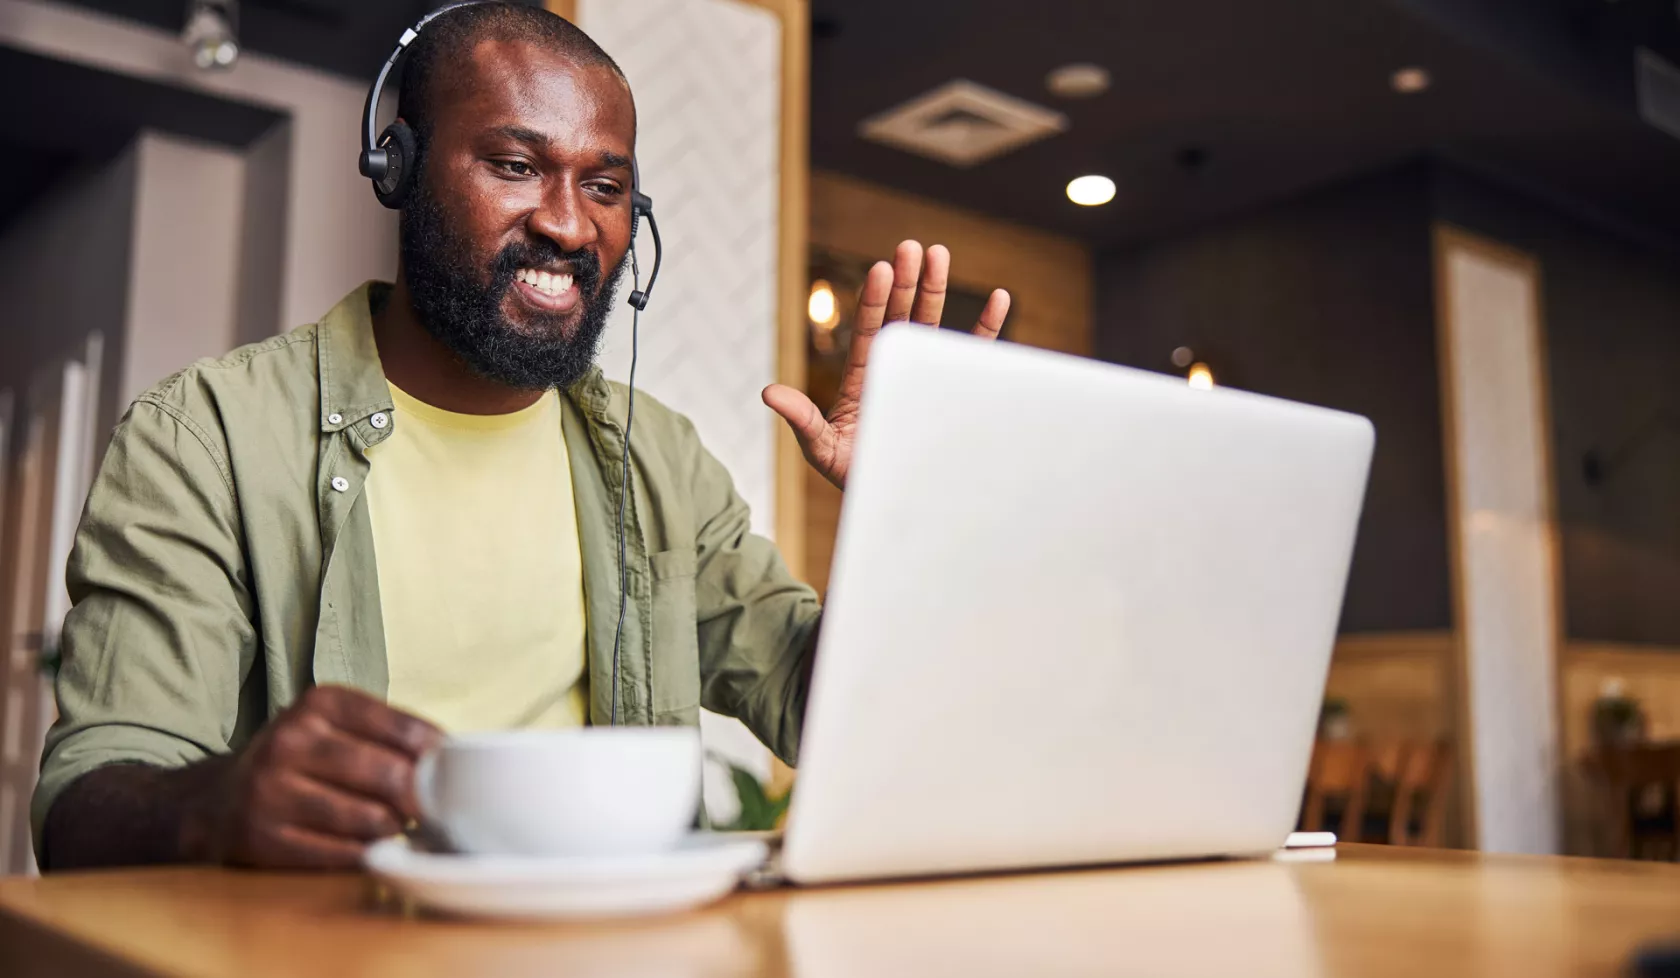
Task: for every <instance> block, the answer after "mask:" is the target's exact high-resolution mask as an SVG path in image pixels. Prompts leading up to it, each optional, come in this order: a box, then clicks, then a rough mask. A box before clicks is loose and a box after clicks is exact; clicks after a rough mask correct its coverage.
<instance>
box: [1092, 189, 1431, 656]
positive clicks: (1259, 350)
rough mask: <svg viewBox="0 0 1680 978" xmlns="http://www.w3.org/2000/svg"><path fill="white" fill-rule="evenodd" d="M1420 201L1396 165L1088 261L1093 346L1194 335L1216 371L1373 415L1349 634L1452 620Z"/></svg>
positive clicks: (1154, 363) (1148, 360)
mask: <svg viewBox="0 0 1680 978" xmlns="http://www.w3.org/2000/svg"><path fill="white" fill-rule="evenodd" d="M1428 209H1429V174H1428V171H1427V169H1425V168H1424V167H1422V166H1413V167H1405V168H1402V169H1398V170H1395V171H1393V172H1389V173H1384V174H1380V175H1377V176H1371V177H1366V178H1361V179H1359V180H1357V181H1353V182H1350V183H1346V184H1342V185H1339V186H1335V187H1331V188H1328V189H1325V190H1321V191H1317V192H1314V193H1312V194H1309V195H1307V196H1304V197H1300V198H1296V199H1293V200H1290V201H1288V202H1285V203H1282V204H1278V205H1276V206H1273V207H1270V208H1268V209H1266V210H1263V211H1260V212H1258V213H1254V214H1251V215H1249V216H1246V217H1242V218H1238V219H1235V220H1231V221H1228V222H1225V223H1222V224H1220V225H1219V226H1217V227H1213V228H1208V229H1205V230H1202V231H1199V232H1195V233H1191V234H1186V235H1180V236H1176V237H1173V238H1171V239H1168V240H1165V241H1160V242H1156V243H1151V244H1148V245H1145V246H1142V247H1137V248H1131V249H1127V250H1124V251H1117V252H1111V253H1107V254H1103V255H1100V256H1099V257H1098V259H1097V262H1096V278H1097V310H1098V312H1097V323H1096V350H1097V355H1098V356H1100V357H1102V358H1104V359H1107V360H1112V361H1114V362H1117V363H1124V364H1128V365H1131V366H1138V367H1144V368H1147V369H1153V370H1167V369H1170V361H1169V357H1170V355H1171V351H1172V350H1173V348H1174V347H1177V346H1180V345H1184V346H1189V347H1191V348H1193V349H1194V350H1195V351H1196V353H1197V355H1198V356H1199V357H1200V358H1202V359H1205V360H1207V361H1208V363H1209V364H1210V365H1211V366H1212V368H1213V371H1214V374H1215V376H1216V377H1217V378H1218V380H1219V381H1220V382H1221V383H1225V384H1229V385H1231V386H1235V387H1240V388H1244V389H1247V390H1253V391H1258V392H1261V393H1264V394H1271V395H1275V396H1278V397H1286V398H1289V399H1291V400H1297V401H1304V402H1307V403H1311V404H1320V405H1324V406H1327V407H1333V408H1339V409H1342V410H1346V411H1354V412H1357V413H1359V414H1363V415H1365V416H1367V417H1369V418H1370V419H1371V420H1372V421H1373V422H1374V423H1375V424H1376V428H1377V449H1376V456H1375V458H1374V460H1373V463H1372V470H1371V485H1370V490H1369V494H1368V496H1367V499H1366V506H1365V513H1364V517H1363V518H1362V520H1361V522H1360V530H1359V542H1358V545H1357V547H1356V550H1355V553H1354V561H1353V570H1352V575H1351V578H1350V580H1349V583H1348V593H1347V601H1346V605H1345V608H1344V612H1343V620H1342V628H1343V630H1344V631H1388V630H1396V629H1439V628H1448V627H1450V626H1451V622H1452V602H1451V588H1450V585H1449V579H1448V557H1447V528H1446V495H1445V493H1446V490H1445V481H1444V475H1443V464H1444V463H1443V460H1442V450H1441V417H1440V396H1439V393H1438V383H1437V372H1436V371H1437V368H1436V360H1435V326H1434V299H1433V288H1432V274H1433V273H1432V268H1431V257H1430V254H1431V253H1430V223H1429V216H1428Z"/></svg>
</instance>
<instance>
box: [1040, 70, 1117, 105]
mask: <svg viewBox="0 0 1680 978" xmlns="http://www.w3.org/2000/svg"><path fill="white" fill-rule="evenodd" d="M1108 81H1109V79H1108V69H1107V68H1104V67H1103V66H1102V65H1093V64H1085V63H1079V64H1071V65H1062V66H1061V67H1060V68H1057V69H1056V70H1055V71H1052V72H1051V73H1050V74H1049V75H1047V76H1045V78H1044V87H1045V88H1048V89H1050V94H1052V95H1059V96H1061V97H1062V98H1091V97H1092V96H1094V95H1101V94H1102V93H1104V92H1106V91H1108Z"/></svg>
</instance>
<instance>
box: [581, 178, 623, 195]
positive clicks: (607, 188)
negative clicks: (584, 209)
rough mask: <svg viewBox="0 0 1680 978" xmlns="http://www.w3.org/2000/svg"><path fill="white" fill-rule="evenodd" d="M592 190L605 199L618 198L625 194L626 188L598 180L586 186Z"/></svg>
mask: <svg viewBox="0 0 1680 978" xmlns="http://www.w3.org/2000/svg"><path fill="white" fill-rule="evenodd" d="M585 186H587V187H588V188H589V189H590V190H592V191H594V192H595V193H597V194H600V195H601V196H603V197H616V196H618V195H619V194H621V193H623V192H624V188H623V187H620V186H619V185H618V184H616V183H613V182H611V181H608V180H596V181H593V182H591V183H588V184H585Z"/></svg>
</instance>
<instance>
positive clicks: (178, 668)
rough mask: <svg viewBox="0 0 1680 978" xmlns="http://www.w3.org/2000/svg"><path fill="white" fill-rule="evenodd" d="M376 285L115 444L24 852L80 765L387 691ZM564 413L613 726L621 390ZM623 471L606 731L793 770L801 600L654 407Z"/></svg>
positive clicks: (596, 651)
mask: <svg viewBox="0 0 1680 978" xmlns="http://www.w3.org/2000/svg"><path fill="white" fill-rule="evenodd" d="M389 288H390V287H389V286H388V285H384V284H382V283H369V284H367V285H364V286H362V287H361V288H359V289H357V290H356V291H355V292H352V293H351V294H350V295H349V296H347V297H346V298H345V299H344V301H342V302H340V303H339V304H338V305H337V306H336V307H335V308H334V309H333V310H332V311H331V312H329V313H328V314H327V315H326V317H325V318H323V319H322V320H321V321H320V322H318V323H315V324H314V325H311V326H306V327H303V328H301V329H298V330H295V331H293V332H290V333H287V334H285V335H282V336H277V337H275V338H273V339H271V340H268V341H267V342H264V343H258V344H255V345H252V346H247V347H244V348H242V349H239V350H236V351H234V352H233V353H232V354H230V355H229V356H227V357H225V358H223V359H221V360H217V361H208V360H205V361H200V362H199V363H196V364H194V365H193V366H191V367H189V368H187V369H186V370H184V371H182V372H181V373H179V374H176V375H175V376H173V377H171V378H169V379H168V380H165V381H164V382H163V383H161V384H159V385H158V386H157V387H155V388H153V389H152V390H150V391H148V392H147V393H145V394H143V395H141V396H140V397H139V399H137V400H136V401H135V402H134V404H133V405H132V406H131V407H130V408H129V410H128V413H127V414H126V415H125V416H124V417H123V419H122V421H121V422H120V423H119V424H118V425H117V428H116V430H115V432H114V433H113V434H112V437H111V443H110V447H109V449H108V450H107V452H106V455H105V460H104V462H103V463H102V464H101V466H100V469H99V474H98V476H97V477H96V478H95V479H94V483H93V487H92V489H91V491H90V492H89V494H88V501H87V508H86V510H85V512H84V513H83V516H82V522H81V526H80V528H79V529H78V531H77V534H76V541H75V546H74V548H73V549H72V551H71V554H70V562H69V567H68V571H67V576H68V583H69V588H70V598H71V601H72V602H73V608H72V609H71V611H70V614H69V615H68V616H67V617H66V618H65V621H64V630H63V635H62V640H61V644H60V649H61V652H62V656H63V658H62V665H61V667H60V670H59V674H58V679H57V696H58V711H59V716H58V721H57V722H56V723H54V724H53V727H52V729H51V731H50V732H49V733H48V735H47V744H46V751H45V754H44V755H43V757H42V761H41V779H40V783H39V785H38V787H37V788H36V792H35V800H34V805H33V808H32V812H31V814H32V822H33V825H34V829H35V839H36V845H37V848H39V845H40V831H41V825H42V822H43V821H44V819H45V817H46V813H47V811H48V809H49V808H50V807H51V805H52V803H53V800H54V799H55V798H57V797H58V794H59V792H61V791H62V790H63V789H64V788H65V786H66V785H68V784H69V783H70V782H72V781H74V780H75V779H76V778H78V777H80V776H81V775H83V774H86V773H87V772H88V771H90V770H93V769H94V768H97V767H100V766H102V765H106V764H112V763H122V762H138V763H144V764H152V765H157V766H163V767H175V766H181V765H185V764H189V763H192V762H194V761H197V760H200V759H202V758H205V757H208V756H210V755H213V754H218V753H223V752H227V751H230V750H234V749H237V748H238V747H240V746H241V745H242V744H244V743H245V742H246V741H247V740H249V739H250V737H251V735H252V734H253V732H255V731H256V730H257V729H258V728H259V727H260V726H261V725H262V724H263V723H264V722H266V721H267V720H268V719H269V718H270V717H272V716H274V714H275V713H277V712H279V711H280V710H282V709H284V708H285V707H286V706H287V705H288V704H290V703H291V702H292V701H293V700H294V699H296V698H297V696H298V694H299V693H300V692H302V691H303V690H304V689H306V688H307V687H308V686H310V685H311V684H313V683H322V684H326V683H338V684H343V685H347V686H353V687H356V688H359V689H362V690H365V691H367V692H369V693H371V694H374V695H376V696H383V695H384V693H385V689H386V679H387V676H386V659H385V639H384V634H383V623H382V616H381V612H380V605H379V581H378V573H379V568H378V563H377V561H376V560H375V559H374V548H373V533H372V528H371V524H370V522H369V517H368V505H367V500H366V498H365V496H364V494H363V491H362V489H363V485H364V483H365V482H366V481H367V475H368V471H369V467H370V466H369V460H368V448H369V447H370V446H373V445H377V444H378V443H379V442H381V441H383V440H384V439H386V438H388V437H390V435H391V432H392V430H393V428H394V427H395V426H396V425H400V424H402V423H403V419H402V416H401V415H400V414H399V413H396V412H395V411H394V410H393V408H392V404H391V395H390V391H389V389H388V387H387V385H386V381H385V376H384V373H383V371H382V369H381V367H380V363H379V354H378V350H377V349H376V347H375V344H374V339H373V331H372V316H371V313H370V305H369V304H370V301H383V298H384V295H385V294H386V291H387V290H388V289H389ZM561 402H562V409H563V411H564V418H563V423H562V430H563V431H564V437H565V439H566V447H567V451H568V454H569V456H570V460H571V461H570V465H571V472H572V484H573V494H574V500H575V504H576V507H577V514H578V536H579V542H580V545H581V549H582V555H583V578H584V591H585V602H586V606H587V611H588V616H589V623H590V624H589V636H588V658H589V690H590V702H589V713H590V718H591V721H592V722H594V723H603V724H604V723H607V722H609V718H610V716H611V709H612V700H611V695H612V689H613V686H612V657H613V636H614V632H615V627H616V624H617V621H618V607H619V567H618V531H617V527H618V506H619V497H620V493H621V487H622V481H623V480H622V473H623V468H622V466H623V461H624V451H625V444H624V422H625V409H626V405H627V391H626V389H625V388H624V387H623V386H622V385H620V384H616V383H609V382H608V381H607V380H605V379H604V378H603V377H602V376H601V374H600V372H599V371H598V370H597V371H594V372H592V373H591V374H590V376H588V377H586V378H585V379H584V380H582V381H580V382H579V383H577V384H576V385H574V386H573V387H572V388H571V389H570V390H569V391H567V392H566V396H565V397H562V398H561ZM630 457H631V471H632V479H631V482H632V485H633V486H634V491H633V492H632V493H631V495H630V499H629V501H628V505H627V506H626V507H625V527H626V529H625V536H626V540H627V555H628V563H629V568H630V574H629V580H630V586H629V592H630V599H629V610H628V613H627V614H626V616H625V621H624V637H623V645H622V648H621V650H620V653H619V679H618V695H619V720H620V722H621V723H631V724H644V725H646V724H674V725H688V726H693V725H695V724H697V723H698V721H699V709H700V707H701V706H705V707H706V708H708V709H711V710H715V711H717V712H719V713H723V714H727V715H730V716H736V717H739V718H740V719H741V720H743V721H745V723H746V724H747V726H748V727H749V728H751V729H752V731H753V732H754V733H755V734H757V735H758V737H759V738H760V739H762V740H763V741H764V742H765V743H766V744H767V745H769V746H770V748H771V749H772V750H774V751H775V752H776V754H777V755H779V756H780V757H782V758H783V759H784V760H787V761H790V762H791V761H793V759H794V757H795V755H796V754H797V752H798V749H799V729H800V722H801V719H802V715H803V712H804V705H805V697H806V683H807V682H808V676H809V671H808V670H807V669H806V668H805V666H806V664H807V659H808V658H809V656H810V655H811V654H812V653H811V648H812V645H813V639H814V637H815V634H816V629H817V624H818V620H819V617H820V608H819V605H818V601H817V596H816V594H815V593H814V592H813V591H812V590H811V589H810V588H809V587H807V586H805V585H804V584H802V583H800V582H799V581H797V580H795V579H794V578H793V576H792V575H791V574H790V573H789V572H788V569H787V567H786V566H785V565H784V564H783V562H782V559H781V556H780V554H779V553H778V552H777V551H776V548H775V546H774V545H773V544H772V543H771V542H770V541H768V540H766V539H764V538H763V537H759V536H756V535H754V534H753V533H752V532H751V530H750V528H749V517H748V510H747V506H746V503H744V502H743V501H742V500H741V498H740V496H738V495H737V494H736V492H735V489H734V486H733V484H732V483H731V481H730V478H729V474H728V473H727V472H726V471H725V470H724V468H723V466H722V465H720V464H719V463H718V461H717V459H715V458H713V457H712V456H711V454H710V453H708V452H707V451H706V449H705V448H704V447H702V446H701V444H700V439H699V437H698V436H697V435H696V434H695V431H694V428H693V426H692V425H691V424H690V423H689V421H688V420H687V419H686V418H684V417H683V416H681V415H679V414H677V413H675V412H673V411H671V410H669V409H667V408H665V407H664V406H662V405H660V404H659V403H658V402H657V401H655V400H654V399H653V398H651V397H649V396H647V395H646V394H645V393H638V394H637V396H636V417H635V434H634V438H633V441H632V444H631V447H630ZM435 570H436V573H439V574H448V573H450V569H449V568H448V567H439V568H436V569H435ZM484 668H485V669H494V668H496V664H495V663H494V662H486V663H484Z"/></svg>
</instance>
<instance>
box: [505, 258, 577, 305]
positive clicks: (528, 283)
mask: <svg viewBox="0 0 1680 978" xmlns="http://www.w3.org/2000/svg"><path fill="white" fill-rule="evenodd" d="M513 278H514V281H515V283H517V284H516V285H515V286H514V292H515V293H517V294H518V295H519V297H520V298H521V299H523V300H524V301H525V304H526V305H528V306H531V307H532V308H534V309H537V310H539V311H541V312H570V311H571V310H572V309H574V308H576V307H577V305H578V301H579V300H580V299H581V298H582V297H581V295H580V294H579V292H578V289H577V287H576V285H575V284H574V283H573V281H572V273H571V272H550V271H546V270H544V269H540V268H521V269H519V270H518V271H517V272H515V273H514V276H513Z"/></svg>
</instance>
